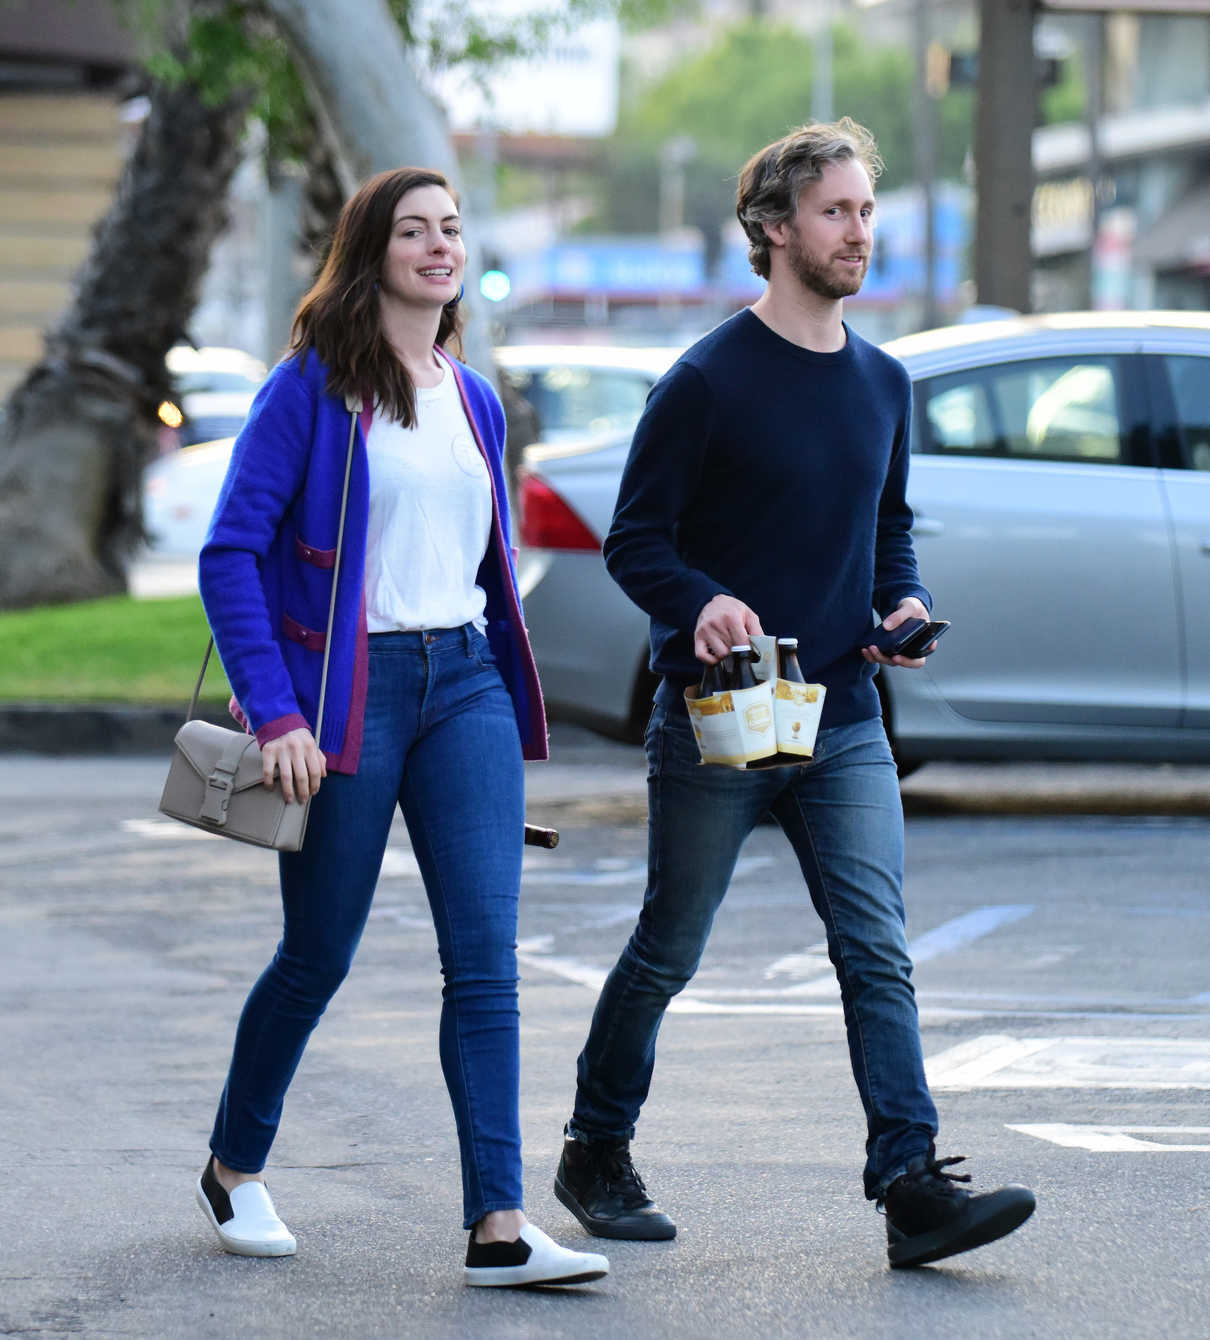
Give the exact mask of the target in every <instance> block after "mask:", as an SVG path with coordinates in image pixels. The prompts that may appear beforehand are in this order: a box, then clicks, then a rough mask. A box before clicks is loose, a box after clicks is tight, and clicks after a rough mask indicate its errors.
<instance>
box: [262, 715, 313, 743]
mask: <svg viewBox="0 0 1210 1340" xmlns="http://www.w3.org/2000/svg"><path fill="white" fill-rule="evenodd" d="M310 729H311V723H310V722H309V721H308V720H307V718H306V717H303V716H299V715H298V713H297V712H291V713H290V715H289V716H284V717H274V718H273V720H272V721H266V722H265V724H264V725H263V726H262V727H261V728H260V730H258V731H257V732H256V743H257V744H258V745H260V747H261V748H262V749H263V748H264V747H265V745H267V744H268V743H269V741H270V740H278V739H280V738H281V737H282V736H283V735H288V734H289V733H290V731H292V730H310Z"/></svg>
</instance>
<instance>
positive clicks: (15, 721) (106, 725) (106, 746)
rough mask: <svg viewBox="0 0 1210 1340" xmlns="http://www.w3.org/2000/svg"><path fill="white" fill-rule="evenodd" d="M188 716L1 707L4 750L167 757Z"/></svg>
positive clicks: (221, 720)
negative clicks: (159, 755) (156, 755)
mask: <svg viewBox="0 0 1210 1340" xmlns="http://www.w3.org/2000/svg"><path fill="white" fill-rule="evenodd" d="M198 716H199V718H200V719H202V720H203V721H213V722H216V723H218V724H219V725H223V724H225V723H226V722H227V721H229V720H230V718H229V717H228V716H227V715H226V713H223V712H215V711H210V712H199V713H198ZM184 719H185V713H184V710H183V709H182V708H180V707H166V706H165V707H130V706H126V705H123V704H117V703H98V704H96V705H95V706H92V707H77V706H71V707H66V706H63V705H61V704H58V703H21V704H9V705H7V706H4V707H0V754H16V753H21V754H123V755H130V754H161V755H163V757H164V758H165V759H167V757H168V754H169V752H170V750H171V749H172V741H173V739H174V738H175V736H176V733H177V731H178V730H179V729H180V727H181V723H182V722H183V721H184Z"/></svg>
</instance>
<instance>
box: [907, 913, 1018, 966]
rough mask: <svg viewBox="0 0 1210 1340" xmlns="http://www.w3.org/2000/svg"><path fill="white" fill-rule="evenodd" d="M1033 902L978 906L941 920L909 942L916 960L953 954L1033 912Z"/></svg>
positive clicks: (923, 960)
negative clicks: (934, 926) (933, 927)
mask: <svg viewBox="0 0 1210 1340" xmlns="http://www.w3.org/2000/svg"><path fill="white" fill-rule="evenodd" d="M1033 910H1034V909H1033V905H1032V904H1031V903H1004V904H1001V905H1000V906H993V907H977V908H975V910H974V911H973V912H966V913H964V914H963V915H962V916H960V917H954V918H953V919H952V920H950V921H945V922H942V924H941V925H940V926H938V927H936V928H935V929H934V930H931V931H925V933H924V934H923V935H921V936H918V937H917V938H916V939H915V940H913V941H912V942H911V944H910V945H909V946H908V947H909V949H910V950H911V953H912V962H913V963H927V962H928V960H929V959H931V958H938V957H939V956H940V955H942V954H952V953H953V952H954V950H955V949H961V948H963V947H964V946H965V945H968V944H970V943H972V941H974V940H979V939H982V937H983V936H985V935H990V934H991V933H992V932H993V931H998V930H999V929H1000V927H1001V926H1011V925H1012V923H1013V922H1014V921H1020V920H1022V918H1024V917H1027V916H1029V915H1030V913H1031V912H1033Z"/></svg>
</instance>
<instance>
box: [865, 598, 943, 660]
mask: <svg viewBox="0 0 1210 1340" xmlns="http://www.w3.org/2000/svg"><path fill="white" fill-rule="evenodd" d="M928 617H929V612H928V610H927V609H925V607H924V601H923V600H918V599H917V598H916V597H915V596H905V597H904V598H903V599H902V600H901V601H900V602H899V604H898V606H897V607H896V608H895V609H893V610H892V611H891V612H890V614H888V615H887V616H886V618H885V619H883V621H882V626H883V627H884V628H898V627H899V625H900V624H901V623H902V622H903V621H904V620H905V619H923V620H924V621H925V622H926V623H927V622H928ZM861 654H862V655H863V656H864V657H865V659H866V660H867V661H869V662H870V663H871V664H872V665H906V666H907V667H908V669H910V670H919V669H920V667H921V666H922V665H923V664H924V657H923V656H887V655H886V654H885V653H884V652H881V651H879V650H878V648H877V647H874V646H869V647H862V649H861Z"/></svg>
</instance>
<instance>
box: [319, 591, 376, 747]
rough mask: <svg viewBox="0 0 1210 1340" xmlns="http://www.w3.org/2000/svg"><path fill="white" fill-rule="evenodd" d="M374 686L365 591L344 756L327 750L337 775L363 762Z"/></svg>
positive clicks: (358, 618)
mask: <svg viewBox="0 0 1210 1340" xmlns="http://www.w3.org/2000/svg"><path fill="white" fill-rule="evenodd" d="M369 684H370V634H369V628H368V625H367V624H366V593H365V588H364V587H363V588H362V592H361V608H360V610H359V611H358V614H357V650H356V651H355V652H354V653H353V686H352V689H351V691H350V694H349V719H348V721H347V722H346V723H345V738H344V740H343V741H342V742H341V746H340V753H339V754H333V753H331V752H329V751H327V750H325V751H324V758H325V759H327V762H328V767H329V768H331V769H332V771H333V772H345V773H354V772H356V771H357V764H358V763H359V762H360V761H361V740H362V733H363V730H364V727H365V718H366V691H367V690H368V688H369Z"/></svg>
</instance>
